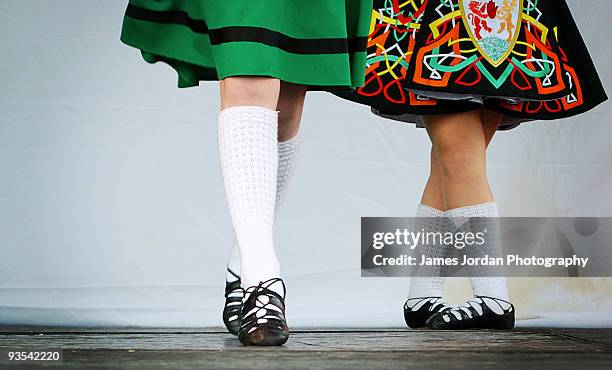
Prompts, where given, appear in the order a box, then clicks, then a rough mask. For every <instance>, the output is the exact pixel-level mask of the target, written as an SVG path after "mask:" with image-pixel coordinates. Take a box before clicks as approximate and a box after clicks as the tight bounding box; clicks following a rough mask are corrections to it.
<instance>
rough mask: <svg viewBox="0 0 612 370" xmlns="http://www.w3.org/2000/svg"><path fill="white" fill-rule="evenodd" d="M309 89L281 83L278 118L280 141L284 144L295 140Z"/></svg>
mask: <svg viewBox="0 0 612 370" xmlns="http://www.w3.org/2000/svg"><path fill="white" fill-rule="evenodd" d="M307 89H308V87H307V86H304V85H296V84H291V83H287V82H281V87H280V97H279V99H278V104H277V105H276V110H277V111H279V112H280V113H279V116H278V141H279V142H284V141H287V140H290V139H292V138H294V137H295V136H296V135H297V133H298V131H299V129H300V122H301V120H302V111H303V110H304V100H305V98H306V91H307Z"/></svg>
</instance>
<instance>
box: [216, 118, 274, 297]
mask: <svg viewBox="0 0 612 370" xmlns="http://www.w3.org/2000/svg"><path fill="white" fill-rule="evenodd" d="M277 135H278V113H277V112H275V111H273V110H270V109H267V108H263V107H250V106H245V107H232V108H227V109H225V110H223V111H222V112H221V113H220V114H219V126H218V140H219V157H220V159H221V172H222V174H223V182H224V185H225V194H226V197H227V203H228V207H229V211H230V216H231V219H232V225H233V227H234V233H235V234H236V239H237V240H238V245H239V247H240V260H241V264H240V276H241V279H242V281H243V284H242V285H243V287H245V288H247V287H250V286H254V285H257V284H259V282H261V281H265V280H268V279H271V278H275V277H279V276H280V265H279V262H278V258H277V256H276V252H275V250H274V237H273V226H274V209H275V203H276V179H277V171H278V144H277Z"/></svg>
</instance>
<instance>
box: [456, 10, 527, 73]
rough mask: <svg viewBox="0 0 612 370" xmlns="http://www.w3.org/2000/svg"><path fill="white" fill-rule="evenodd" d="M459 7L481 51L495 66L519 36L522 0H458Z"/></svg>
mask: <svg viewBox="0 0 612 370" xmlns="http://www.w3.org/2000/svg"><path fill="white" fill-rule="evenodd" d="M459 8H460V9H461V16H462V18H463V23H464V24H465V28H466V29H467V31H468V34H469V35H470V38H471V39H472V41H473V42H474V44H475V45H476V48H477V49H478V51H480V53H481V54H482V56H483V57H484V58H485V59H486V60H487V61H489V63H491V64H492V65H493V66H494V67H497V66H499V65H500V64H501V63H502V62H503V61H504V60H505V59H506V58H507V57H508V55H510V53H511V52H512V49H513V48H514V44H515V43H516V40H517V39H518V35H519V32H520V25H521V20H522V14H523V0H459Z"/></svg>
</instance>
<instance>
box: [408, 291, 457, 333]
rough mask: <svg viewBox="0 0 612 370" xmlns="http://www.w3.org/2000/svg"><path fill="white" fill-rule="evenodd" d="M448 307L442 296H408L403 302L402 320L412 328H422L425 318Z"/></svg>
mask: <svg viewBox="0 0 612 370" xmlns="http://www.w3.org/2000/svg"><path fill="white" fill-rule="evenodd" d="M449 307H450V306H449V305H447V304H446V303H445V302H444V300H443V299H442V297H419V298H408V300H407V301H406V303H404V320H406V325H408V327H410V328H412V329H417V328H424V327H425V326H426V325H425V322H426V321H427V319H429V318H430V317H431V316H433V315H435V314H436V313H438V312H440V311H442V310H444V309H446V308H449Z"/></svg>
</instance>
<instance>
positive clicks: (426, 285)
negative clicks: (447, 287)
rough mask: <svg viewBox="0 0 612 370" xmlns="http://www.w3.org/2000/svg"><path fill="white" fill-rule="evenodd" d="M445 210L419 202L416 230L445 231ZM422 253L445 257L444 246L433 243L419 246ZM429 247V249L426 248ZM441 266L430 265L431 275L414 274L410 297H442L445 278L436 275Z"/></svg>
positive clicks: (428, 272)
mask: <svg viewBox="0 0 612 370" xmlns="http://www.w3.org/2000/svg"><path fill="white" fill-rule="evenodd" d="M444 216H445V214H444V211H441V210H439V209H435V208H432V207H429V206H426V205H424V204H419V205H418V207H417V213H416V217H417V218H416V220H415V230H414V231H415V232H419V231H421V230H424V231H425V232H440V233H444V232H445V231H446V230H445V229H446V228H447V227H446V225H447V219H446V217H444ZM419 247H420V248H419V249H420V250H422V253H423V254H425V255H427V256H428V257H443V256H444V246H443V245H433V246H419ZM424 248H427V249H424ZM434 269H437V270H438V272H439V270H440V268H439V267H435V266H434V267H430V270H429V271H427V275H429V276H414V277H411V278H410V290H409V293H408V298H409V299H410V298H423V297H442V293H443V289H444V278H443V277H441V276H431V275H436V271H434Z"/></svg>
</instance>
